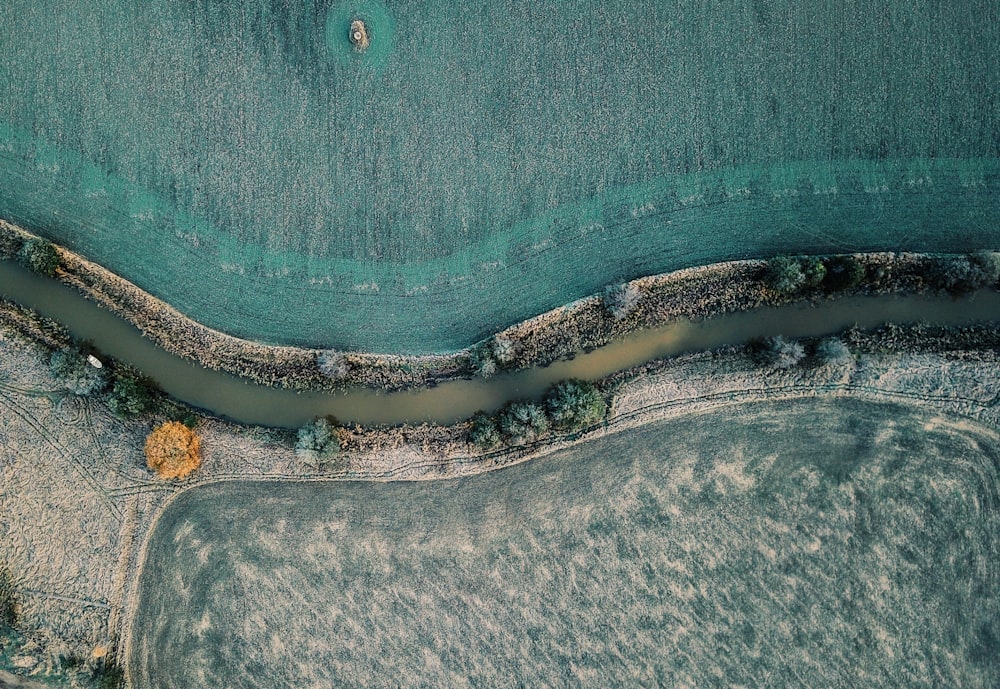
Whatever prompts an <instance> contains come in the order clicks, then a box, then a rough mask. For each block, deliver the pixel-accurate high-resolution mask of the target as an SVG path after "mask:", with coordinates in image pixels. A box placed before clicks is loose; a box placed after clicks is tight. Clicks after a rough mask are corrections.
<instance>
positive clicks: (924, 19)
mask: <svg viewBox="0 0 1000 689" xmlns="http://www.w3.org/2000/svg"><path fill="white" fill-rule="evenodd" d="M353 17H361V18H363V19H365V21H366V22H367V23H368V24H369V26H370V33H371V38H372V45H371V48H370V49H369V51H368V52H366V53H363V54H357V53H355V52H354V51H353V50H352V48H351V47H350V44H349V42H348V41H347V37H346V27H347V26H348V25H349V22H350V20H351V18H353ZM997 54H1000V8H998V6H997V5H996V3H994V2H990V1H988V0H970V1H968V2H962V3H947V4H946V3H938V2H897V1H893V2H881V3H877V2H874V0H864V1H861V2H856V3H820V2H812V1H809V2H792V1H791V0H788V1H781V0H776V1H775V2H764V1H763V0H758V1H755V2H751V1H749V0H747V1H743V2H735V3H729V4H726V6H725V7H722V6H720V7H715V8H713V7H707V6H706V4H705V3H691V2H680V1H678V0H669V1H667V2H663V1H653V0H639V1H638V2H624V1H622V0H610V1H607V2H596V1H595V2H582V3H581V2H560V3H552V4H550V5H549V6H546V7H543V6H541V5H539V4H538V3H532V2H527V1H526V0H524V1H522V0H505V1H503V2H494V3H482V4H481V5H480V4H472V5H470V4H469V3H448V2H437V3H430V2H420V3H400V2H392V1H390V0H387V1H386V2H376V1H374V0H358V1H357V2H341V1H338V0H306V1H305V2H301V3H291V2H282V1H280V0H259V1H257V2H252V3H250V2H243V1H239V2H238V1H237V0H227V1H219V2H214V1H209V0H169V1H168V0H141V1H140V2H131V1H130V2H126V1H125V0H103V2H102V6H101V10H100V11H94V7H93V3H90V2H83V1H82V0H63V1H62V2H54V3H45V4H44V5H43V4H41V3H35V2H28V1H27V0H13V1H12V2H8V3H4V4H3V6H2V7H0V216H3V217H6V218H8V219H10V220H13V221H16V222H20V223H23V224H24V225H26V226H28V227H29V228H31V229H34V230H36V231H38V232H40V233H42V234H44V235H45V236H48V237H50V238H52V239H53V240H55V241H58V242H60V243H63V244H66V245H67V246H69V247H70V248H73V249H75V250H78V251H80V252H81V253H83V254H84V255H85V256H87V257H88V258H90V259H92V260H95V261H97V262H98V263H101V264H102V265H105V266H107V267H108V268H110V269H111V270H113V271H115V272H117V273H120V274H121V275H123V276H125V277H126V278H128V279H130V280H132V281H134V282H136V283H137V284H138V285H140V286H141V287H143V288H145V289H147V290H149V291H150V292H152V293H153V294H155V295H157V296H159V297H160V298H162V299H164V300H165V301H167V302H169V303H170V304H172V305H174V306H176V307H177V308H179V309H180V310H181V311H183V312H185V313H186V314H188V315H189V316H191V317H193V318H195V319H196V320H198V321H201V322H203V323H205V324H207V325H210V326H213V327H216V328H218V329H220V330H223V331H226V332H230V333H233V334H236V335H240V336H244V337H249V338H252V339H258V340H263V341H268V342H281V343H296V344H308V345H316V346H329V347H337V348H357V349H365V350H376V351H387V352H406V353H416V352H428V351H446V350H453V349H456V348H460V347H462V346H465V345H467V344H470V343H472V342H473V341H475V340H477V339H479V338H481V337H483V336H484V335H486V334H488V333H490V332H492V331H494V330H496V329H499V328H501V327H504V326H506V325H509V324H511V323H513V322H516V321H518V320H521V319H523V318H526V317H530V316H532V315H534V314H536V313H539V312H541V311H544V310H546V309H549V308H552V307H555V306H558V305H560V304H563V303H566V302H568V301H572V300H573V299H576V298H578V297H581V296H584V295H587V294H590V293H593V292H595V291H598V290H599V289H601V288H602V287H603V286H604V285H605V284H608V283H612V282H616V281H621V280H624V279H629V278H633V277H636V276H638V275H642V274H648V273H657V272H664V271H668V270H672V269H676V268H681V267H686V266H691V265H698V264H704V263H708V262H714V261H718V260H725V259H734V258H750V257H760V256H769V255H773V254H776V253H799V252H803V253H804V252H828V251H848V250H873V249H885V250H925V251H963V250H971V249H976V248H983V247H993V248H995V247H997V246H1000V237H998V233H1000V230H998V228H1000V200H998V194H997V191H998V186H1000V160H998V152H1000V124H998V122H1000V62H998V61H997V60H996V55H997Z"/></svg>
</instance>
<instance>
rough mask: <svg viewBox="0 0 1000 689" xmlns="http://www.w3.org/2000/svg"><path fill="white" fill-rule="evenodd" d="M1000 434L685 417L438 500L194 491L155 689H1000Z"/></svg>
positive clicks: (777, 415)
mask: <svg viewBox="0 0 1000 689" xmlns="http://www.w3.org/2000/svg"><path fill="white" fill-rule="evenodd" d="M998 447H1000V446H998V437H997V435H996V433H995V432H994V431H992V430H989V429H986V428H985V427H982V426H979V425H977V424H975V423H972V422H968V421H965V420H962V419H958V418H953V417H945V416H941V415H939V414H936V413H933V412H926V411H921V410H919V409H917V408H911V407H903V406H898V405H894V404H879V403H870V402H862V401H857V400H852V399H849V398H841V399H804V400H798V401H787V402H774V403H768V404H748V405H744V406H735V407H729V408H725V409H722V410H717V411H713V412H708V413H703V414H698V415H694V416H690V417H686V418H681V419H674V420H668V421H661V422H657V423H654V424H652V425H650V426H647V427H645V428H643V429H641V430H636V431H631V432H629V433H628V434H621V435H614V436H608V437H605V438H602V439H597V440H594V441H591V442H588V443H586V444H582V445H579V446H577V447H575V448H573V449H570V450H566V451H561V452H559V453H557V454H556V455H554V456H551V457H549V458H546V459H542V460H537V461H535V462H532V463H530V464H525V465H520V466H517V467H514V468H511V469H507V470H502V471H499V472H495V473H491V474H486V475H481V476H477V477H472V478H469V479H462V480H455V481H445V482H431V483H419V482H418V483H390V484H378V483H366V484H308V485H305V484H280V483H226V484H217V485H213V486H207V487H201V488H196V489H193V490H191V491H189V492H187V493H184V494H182V495H181V496H180V497H179V498H178V499H177V500H176V501H175V502H174V503H172V504H171V505H170V506H169V507H168V508H167V510H166V512H165V513H164V514H163V515H162V517H161V520H160V521H159V523H158V526H157V527H156V530H155V531H154V533H153V535H152V537H151V541H150V544H149V550H148V559H147V561H146V564H145V567H144V571H143V574H142V578H141V581H140V589H139V595H140V604H139V608H138V614H137V618H136V620H135V626H134V634H133V642H132V647H131V655H130V658H129V661H130V664H131V670H130V671H131V673H132V678H133V680H134V681H135V682H136V686H137V687H138V688H139V689H144V688H146V687H153V686H156V687H162V688H163V689H167V688H169V687H189V686H212V685H215V684H219V685H225V686H228V687H233V688H234V689H236V688H244V687H268V688H269V689H270V688H274V687H308V686H372V687H384V686H396V685H399V686H414V687H417V686H420V687H445V686H447V687H515V686H552V687H560V686H566V687H569V686H573V687H577V686H594V687H609V686H630V687H631V686H676V687H706V686H726V687H729V686H747V687H752V686H782V687H815V686H845V687H846V686H858V687H890V686H891V687H895V686H900V685H905V686H908V687H932V686H964V687H988V686H992V682H993V681H994V680H995V678H996V676H997V672H998V671H1000V667H998V665H997V657H996V655H995V653H992V652H991V648H992V647H993V646H994V645H995V643H996V639H997V637H998V635H1000V595H998V594H1000V580H998V578H997V575H996V568H995V566H994V560H995V556H996V552H997V548H998V547H1000V528H998V527H1000V521H998V520H1000V512H998V504H1000V480H998V479H1000V475H998V460H997V456H998V455H997V451H998Z"/></svg>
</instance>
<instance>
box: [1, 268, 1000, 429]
mask: <svg viewBox="0 0 1000 689" xmlns="http://www.w3.org/2000/svg"><path fill="white" fill-rule="evenodd" d="M0 296H2V297H4V298H6V299H8V300H11V301H14V302H16V303H19V304H22V305H24V306H27V307H30V308H33V309H35V310H36V311H38V312H39V313H40V314H42V315H43V316H47V317H49V318H52V319H53V320H56V321H58V322H59V323H62V324H63V325H65V326H66V327H67V328H69V330H70V331H71V332H72V333H73V334H74V335H76V336H77V337H80V338H82V339H85V340H89V341H90V342H92V343H93V344H94V346H95V347H97V349H99V350H100V351H102V352H104V353H105V354H107V355H109V356H111V357H114V358H115V359H117V360H120V361H124V362H127V363H129V364H131V365H133V366H135V367H136V368H138V369H139V370H141V371H143V372H144V373H146V374H147V375H148V376H150V377H151V378H153V379H154V380H156V382H157V383H158V384H159V385H160V386H161V387H162V388H163V390H164V391H165V392H167V393H169V394H170V395H173V396H174V397H176V398H177V399H180V400H183V401H184V402H187V403H189V404H192V405H194V406H196V407H200V408H202V409H205V410H207V411H209V412H211V413H213V414H217V415H219V416H223V417H226V418H229V419H232V420H234V421H238V422H241V423H246V424H259V425H265V426H285V427H296V426H300V425H302V424H303V423H305V422H306V421H308V420H310V419H312V418H315V417H317V416H323V415H327V414H332V415H334V416H336V417H337V419H339V420H340V421H341V422H345V423H350V422H357V423H362V424H400V423H404V422H409V423H419V422H424V421H428V422H436V423H452V422H455V421H458V420H461V419H464V418H467V417H469V416H470V415H471V414H472V413H473V412H475V411H476V410H479V409H482V410H486V411H492V410H495V409H497V408H499V407H500V406H502V405H503V404H504V403H505V402H506V401H508V400H510V399H514V398H518V397H536V396H539V395H541V394H542V392H543V391H544V390H545V388H546V387H548V386H549V385H550V384H552V383H553V382H555V381H557V380H562V379H564V378H572V377H577V378H588V379H594V378H599V377H602V376H606V375H608V374H610V373H613V372H615V371H620V370H622V369H626V368H630V367H633V366H636V365H638V364H641V363H643V362H646V361H650V360H652V359H657V358H661V357H665V356H672V355H677V354H682V353H685V352H693V351H700V350H706V349H711V348H714V347H720V346H723V345H727V344H738V343H742V342H746V341H748V340H752V339H754V338H761V337H768V336H773V335H779V334H781V335H786V336H789V337H815V336H819V335H825V334H831V333H836V332H839V331H841V330H843V329H844V328H847V327H849V326H851V325H858V326H860V327H863V328H870V327H875V326H878V325H881V324H883V323H886V322H890V321H895V322H900V323H905V322H916V321H926V322H930V323H935V324H940V325H962V324H969V323H974V322H980V321H988V320H993V319H995V317H996V314H997V313H1000V293H998V292H995V291H982V292H979V293H976V294H975V295H972V296H970V297H966V298H963V299H953V298H951V297H947V296H907V297H897V296H880V297H856V298H845V299H840V300H837V301H831V302H824V303H821V304H819V305H817V306H813V305H811V304H808V303H805V304H795V305H790V306H782V307H773V308H762V309H757V310H754V311H747V312H742V313H734V314H727V315H723V316H717V317H715V318H710V319H707V320H705V321H701V322H690V321H678V322H675V323H671V324H669V325H666V326H663V327H659V328H655V329H650V330H644V331H640V332H637V333H634V334H632V335H630V336H628V337H626V338H624V339H621V340H617V341H615V342H612V343H611V344H608V345H607V346H605V347H601V348H600V349H597V350H595V351H593V352H590V353H586V354H580V355H578V356H577V357H575V358H574V359H572V360H570V361H559V362H556V363H554V364H552V365H550V366H548V367H544V368H534V369H530V370H526V371H519V372H517V373H511V374H505V375H498V376H496V377H494V378H490V379H487V380H484V379H473V380H457V381H452V382H447V383H442V384H440V385H438V386H437V387H435V388H431V389H422V390H411V391H406V392H396V393H380V392H377V391H374V390H369V389H355V390H351V391H349V392H341V393H320V392H295V391H291V390H285V389H278V388H271V387H266V386H262V385H256V384H253V383H249V382H247V381H245V380H243V379H241V378H238V377H236V376H232V375H229V374H226V373H221V372H219V371H214V370H211V369H206V368H203V367H200V366H198V365H196V364H193V363H191V362H190V361H187V360H185V359H182V358H180V357H177V356H175V355H173V354H170V353H168V352H166V351H164V350H163V349H161V348H159V347H157V346H156V345H154V344H153V343H152V342H151V341H150V340H148V339H146V338H145V337H143V336H142V334H141V333H140V332H139V331H138V330H137V329H136V328H135V327H133V326H132V325H130V324H129V323H127V322H126V321H124V320H122V319H121V318H119V317H118V316H116V315H114V314H112V313H111V312H110V311H107V310H105V309H102V308H100V307H99V306H97V305H96V304H94V303H92V302H90V301H87V300H86V299H84V298H83V297H82V296H81V295H80V294H79V293H78V292H76V291H74V290H73V289H71V288H69V287H66V286H64V285H61V284H59V283H58V282H56V281H54V280H51V279H46V278H42V277H39V276H36V275H34V274H32V273H30V272H28V271H26V270H25V269H23V268H21V267H20V266H19V265H17V264H16V263H12V262H10V261H0Z"/></svg>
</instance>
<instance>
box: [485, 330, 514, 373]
mask: <svg viewBox="0 0 1000 689" xmlns="http://www.w3.org/2000/svg"><path fill="white" fill-rule="evenodd" d="M490 351H491V353H492V355H493V360H494V361H496V362H497V364H499V365H501V366H505V365H507V364H510V363H512V362H513V361H514V357H515V356H517V344H516V343H515V342H514V340H512V339H510V338H509V337H507V336H506V335H495V336H494V337H493V342H492V343H491V345H490Z"/></svg>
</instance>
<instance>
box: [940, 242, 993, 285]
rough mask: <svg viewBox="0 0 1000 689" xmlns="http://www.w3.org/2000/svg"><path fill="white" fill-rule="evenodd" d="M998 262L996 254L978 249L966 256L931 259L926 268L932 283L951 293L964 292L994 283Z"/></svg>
mask: <svg viewBox="0 0 1000 689" xmlns="http://www.w3.org/2000/svg"><path fill="white" fill-rule="evenodd" d="M998 272H1000V262H998V260H997V254H995V253H994V252H991V251H980V252H977V253H975V254H969V255H967V256H943V257H940V258H936V259H933V260H932V261H931V265H930V268H929V270H928V279H929V281H930V283H931V284H932V285H934V286H935V287H937V288H939V289H944V290H947V291H948V292H951V293H952V294H966V293H968V292H974V291H975V290H977V289H982V288H983V287H987V286H989V285H995V284H996V282H997V276H998Z"/></svg>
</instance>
